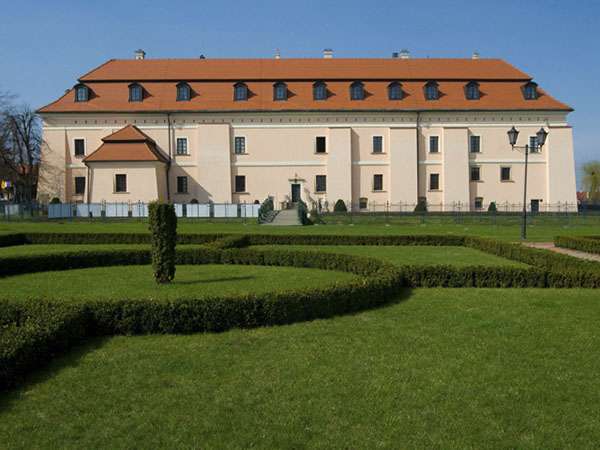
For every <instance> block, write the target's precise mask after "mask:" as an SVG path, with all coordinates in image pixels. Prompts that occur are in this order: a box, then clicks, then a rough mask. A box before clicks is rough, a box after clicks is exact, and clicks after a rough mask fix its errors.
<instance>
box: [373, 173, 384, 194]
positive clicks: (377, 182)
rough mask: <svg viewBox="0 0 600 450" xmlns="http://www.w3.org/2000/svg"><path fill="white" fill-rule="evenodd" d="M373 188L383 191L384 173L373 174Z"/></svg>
mask: <svg viewBox="0 0 600 450" xmlns="http://www.w3.org/2000/svg"><path fill="white" fill-rule="evenodd" d="M373 190H374V191H383V175H381V174H377V175H373Z"/></svg>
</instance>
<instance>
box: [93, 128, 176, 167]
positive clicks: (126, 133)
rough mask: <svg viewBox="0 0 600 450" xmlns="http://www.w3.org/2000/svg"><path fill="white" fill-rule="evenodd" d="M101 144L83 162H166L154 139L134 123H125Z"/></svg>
mask: <svg viewBox="0 0 600 450" xmlns="http://www.w3.org/2000/svg"><path fill="white" fill-rule="evenodd" d="M102 141H103V144H102V145H101V146H100V147H99V148H98V149H97V150H95V151H94V152H93V153H92V154H90V155H89V156H87V157H86V158H84V159H83V162H86V163H87V162H110V161H160V162H164V163H166V162H167V158H165V157H164V156H163V155H162V153H161V152H160V151H159V150H158V149H157V148H156V144H155V143H154V141H153V140H152V139H151V138H149V137H148V136H146V135H145V134H144V133H142V132H141V131H140V130H139V129H138V128H137V127H136V126H135V125H127V126H126V127H124V128H121V129H120V130H119V131H117V132H115V133H113V134H111V135H110V136H107V137H105V138H103V139H102Z"/></svg>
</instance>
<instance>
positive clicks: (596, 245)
mask: <svg viewBox="0 0 600 450" xmlns="http://www.w3.org/2000/svg"><path fill="white" fill-rule="evenodd" d="M554 245H556V246H557V247H563V248H570V249H571V250H579V251H580V252H587V253H597V254H600V236H554Z"/></svg>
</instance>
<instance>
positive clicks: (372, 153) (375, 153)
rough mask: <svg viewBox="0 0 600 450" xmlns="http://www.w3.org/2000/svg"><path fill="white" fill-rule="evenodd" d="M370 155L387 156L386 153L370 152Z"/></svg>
mask: <svg viewBox="0 0 600 450" xmlns="http://www.w3.org/2000/svg"><path fill="white" fill-rule="evenodd" d="M371 155H387V153H386V152H371Z"/></svg>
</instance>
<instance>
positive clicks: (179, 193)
mask: <svg viewBox="0 0 600 450" xmlns="http://www.w3.org/2000/svg"><path fill="white" fill-rule="evenodd" d="M188 194H189V192H175V195H188Z"/></svg>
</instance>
